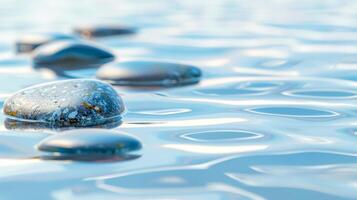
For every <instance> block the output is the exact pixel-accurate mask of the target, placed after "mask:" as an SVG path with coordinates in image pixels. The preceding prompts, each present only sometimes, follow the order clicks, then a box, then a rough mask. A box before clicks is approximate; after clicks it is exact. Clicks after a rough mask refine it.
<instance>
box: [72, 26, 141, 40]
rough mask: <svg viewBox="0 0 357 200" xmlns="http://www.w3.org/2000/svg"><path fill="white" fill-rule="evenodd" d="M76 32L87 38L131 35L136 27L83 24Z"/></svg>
mask: <svg viewBox="0 0 357 200" xmlns="http://www.w3.org/2000/svg"><path fill="white" fill-rule="evenodd" d="M74 32H75V33H77V34H79V35H82V36H83V37H86V38H93V37H107V36H116V35H130V34H134V33H135V32H136V29H135V28H133V27H128V26H83V27H77V28H75V29H74Z"/></svg>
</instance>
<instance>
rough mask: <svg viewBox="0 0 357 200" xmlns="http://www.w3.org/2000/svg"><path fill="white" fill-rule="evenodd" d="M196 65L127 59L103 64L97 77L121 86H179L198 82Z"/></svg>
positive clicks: (198, 73)
mask: <svg viewBox="0 0 357 200" xmlns="http://www.w3.org/2000/svg"><path fill="white" fill-rule="evenodd" d="M200 77H201V70H200V69H199V68H197V67H194V66H190V65H183V64H176V63H166V62H155V61H128V62H119V63H114V64H108V65H104V66H102V67H101V68H99V70H98V71H97V78H99V79H102V80H105V81H108V82H110V83H111V84H115V85H122V86H149V87H151V86H161V87H162V86H164V87H171V86H179V85H187V84H194V83H197V82H199V80H200Z"/></svg>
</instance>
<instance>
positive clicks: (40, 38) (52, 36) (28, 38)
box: [16, 33, 78, 53]
mask: <svg viewBox="0 0 357 200" xmlns="http://www.w3.org/2000/svg"><path fill="white" fill-rule="evenodd" d="M76 39H78V38H77V37H75V36H72V35H67V34H63V33H37V34H29V35H24V36H22V37H21V38H19V39H18V40H17V41H16V52H18V53H27V52H31V51H33V50H34V49H36V48H37V47H39V46H41V45H44V44H47V43H49V42H54V41H62V40H76Z"/></svg>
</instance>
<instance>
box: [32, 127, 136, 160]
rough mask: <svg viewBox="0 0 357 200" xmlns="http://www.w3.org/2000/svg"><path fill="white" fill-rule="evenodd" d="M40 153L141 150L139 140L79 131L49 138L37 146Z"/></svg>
mask: <svg viewBox="0 0 357 200" xmlns="http://www.w3.org/2000/svg"><path fill="white" fill-rule="evenodd" d="M36 147H37V149H39V150H40V151H46V152H52V153H60V154H70V155H72V154H77V155H78V154H125V153H128V152H131V151H136V150H139V149H141V143H140V142H139V140H138V139H136V138H134V137H132V136H129V135H127V134H124V133H121V132H116V131H112V130H103V129H77V130H70V131H64V132H62V133H58V134H56V135H52V136H49V137H48V138H45V139H44V140H42V141H41V142H39V143H38V144H37V145H36Z"/></svg>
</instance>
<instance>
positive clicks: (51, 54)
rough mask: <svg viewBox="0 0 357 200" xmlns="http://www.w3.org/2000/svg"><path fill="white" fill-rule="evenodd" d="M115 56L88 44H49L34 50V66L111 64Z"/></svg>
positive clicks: (66, 42) (63, 42)
mask: <svg viewBox="0 0 357 200" xmlns="http://www.w3.org/2000/svg"><path fill="white" fill-rule="evenodd" d="M114 59H115V56H114V55H113V54H112V53H111V52H109V51H108V50H106V49H104V48H102V47H99V46H97V45H95V44H92V43H89V42H79V41H59V42H51V43H49V44H46V45H43V46H41V47H39V48H37V49H36V51H35V52H34V57H33V63H34V65H35V66H72V67H75V66H90V65H101V64H104V63H107V62H111V61H113V60H114Z"/></svg>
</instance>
